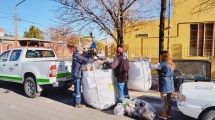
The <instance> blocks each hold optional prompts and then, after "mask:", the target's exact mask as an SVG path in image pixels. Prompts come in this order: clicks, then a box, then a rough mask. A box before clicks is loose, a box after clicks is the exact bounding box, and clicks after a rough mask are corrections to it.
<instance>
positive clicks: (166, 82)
mask: <svg viewBox="0 0 215 120" xmlns="http://www.w3.org/2000/svg"><path fill="white" fill-rule="evenodd" d="M160 66H161V69H160V70H158V76H159V92H162V93H172V92H173V91H174V90H175V89H174V81H173V71H172V70H171V69H170V67H169V65H168V64H167V63H166V62H160Z"/></svg>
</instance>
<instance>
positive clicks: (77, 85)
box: [67, 45, 93, 108]
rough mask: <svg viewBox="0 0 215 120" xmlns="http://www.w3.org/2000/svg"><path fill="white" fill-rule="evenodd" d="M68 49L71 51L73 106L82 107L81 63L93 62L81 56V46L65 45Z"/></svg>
mask: <svg viewBox="0 0 215 120" xmlns="http://www.w3.org/2000/svg"><path fill="white" fill-rule="evenodd" d="M67 47H68V50H69V51H70V52H71V53H73V56H72V78H73V81H74V94H73V98H74V106H75V108H84V107H85V105H83V104H81V78H82V71H81V65H83V64H87V63H88V62H93V59H92V58H86V57H84V56H82V53H83V48H82V47H81V46H77V47H76V46H72V45H67Z"/></svg>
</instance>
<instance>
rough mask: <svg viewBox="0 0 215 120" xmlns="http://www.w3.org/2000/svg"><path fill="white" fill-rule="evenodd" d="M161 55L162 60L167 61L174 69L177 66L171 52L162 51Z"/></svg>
mask: <svg viewBox="0 0 215 120" xmlns="http://www.w3.org/2000/svg"><path fill="white" fill-rule="evenodd" d="M161 55H162V61H165V62H167V64H168V65H169V67H170V69H171V70H173V69H174V68H175V64H174V62H173V61H172V58H171V56H170V54H169V52H168V51H162V52H161Z"/></svg>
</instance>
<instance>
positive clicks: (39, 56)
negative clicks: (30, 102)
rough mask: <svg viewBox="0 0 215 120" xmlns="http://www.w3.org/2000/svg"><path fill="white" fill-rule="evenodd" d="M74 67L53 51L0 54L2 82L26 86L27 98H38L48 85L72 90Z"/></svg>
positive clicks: (23, 51)
mask: <svg viewBox="0 0 215 120" xmlns="http://www.w3.org/2000/svg"><path fill="white" fill-rule="evenodd" d="M71 65H72V61H58V60H57V57H56V55H55V53H54V51H53V50H51V49H45V48H15V49H11V50H8V51H5V52H4V53H2V54H1V55H0V80H2V81H10V82H16V83H21V84H24V91H25V93H26V95H27V96H28V97H31V98H35V97H38V96H39V95H40V93H41V91H42V89H43V87H45V86H50V85H51V86H53V87H62V88H68V87H69V85H70V84H71Z"/></svg>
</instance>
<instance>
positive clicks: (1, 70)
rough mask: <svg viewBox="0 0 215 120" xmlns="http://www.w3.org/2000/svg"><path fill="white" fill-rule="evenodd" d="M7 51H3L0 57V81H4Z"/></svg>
mask: <svg viewBox="0 0 215 120" xmlns="http://www.w3.org/2000/svg"><path fill="white" fill-rule="evenodd" d="M9 53H10V50H9V51H5V52H4V53H2V54H1V55H0V80H6V78H7V76H6V65H7V63H8V58H9Z"/></svg>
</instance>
